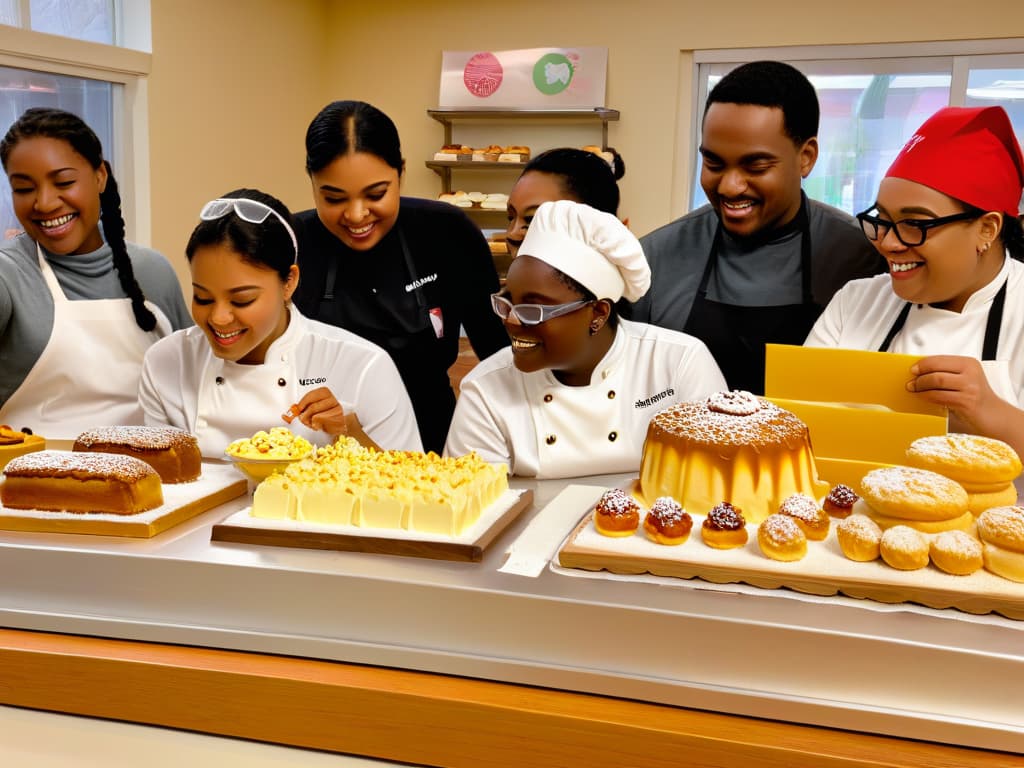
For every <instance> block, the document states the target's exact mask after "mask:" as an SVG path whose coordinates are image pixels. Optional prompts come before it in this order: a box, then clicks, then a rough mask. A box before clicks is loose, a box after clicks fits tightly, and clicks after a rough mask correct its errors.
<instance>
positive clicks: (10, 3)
mask: <svg viewBox="0 0 1024 768" xmlns="http://www.w3.org/2000/svg"><path fill="white" fill-rule="evenodd" d="M0 24H6V25H7V26H9V27H20V26H21V14H20V13H18V0H0Z"/></svg>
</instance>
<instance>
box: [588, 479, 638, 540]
mask: <svg viewBox="0 0 1024 768" xmlns="http://www.w3.org/2000/svg"><path fill="white" fill-rule="evenodd" d="M639 525H640V505H639V504H637V503H636V501H635V500H634V499H633V497H632V496H630V495H629V494H628V493H626V492H625V491H623V490H622V489H621V488H612V489H611V490H610V491H605V492H604V493H603V494H602V495H601V498H600V499H598V502H597V506H595V507H594V527H595V528H597V532H598V533H600V534H603V535H605V536H618V537H622V536H632V535H633V533H635V532H636V529H637V528H638V527H639Z"/></svg>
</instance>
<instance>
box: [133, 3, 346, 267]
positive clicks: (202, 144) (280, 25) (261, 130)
mask: <svg viewBox="0 0 1024 768" xmlns="http://www.w3.org/2000/svg"><path fill="white" fill-rule="evenodd" d="M152 17H153V70H152V76H151V77H150V82H149V105H150V109H149V114H150V178H151V182H152V221H153V226H152V233H153V234H152V245H153V247H154V248H156V249H157V250H159V251H160V252H161V253H163V254H165V255H166V256H167V257H168V258H170V259H171V260H172V262H174V264H175V267H176V268H177V270H178V274H179V276H180V277H181V278H182V280H183V282H184V283H185V284H186V285H187V284H188V282H189V281H188V269H187V265H186V263H185V259H184V249H185V243H186V242H187V241H188V236H189V234H190V233H191V231H192V228H193V227H194V226H195V223H196V220H197V219H196V216H197V214H198V213H199V209H200V208H201V207H202V204H203V203H204V202H206V201H207V200H209V199H211V198H213V197H216V196H217V195H219V194H222V193H224V192H227V191H229V190H231V189H235V188H237V187H256V188H259V189H262V190H264V191H266V192H269V193H271V194H273V195H276V196H277V197H279V198H281V199H282V200H283V201H284V202H285V203H286V204H287V205H289V206H290V207H294V208H296V210H301V209H302V208H308V207H309V191H308V181H307V180H306V176H305V173H304V171H303V167H304V163H305V151H304V149H303V140H304V136H305V130H306V124H307V123H308V122H309V118H310V117H311V116H312V115H313V114H315V112H316V110H317V109H319V107H320V106H321V104H320V102H321V101H322V100H323V94H324V92H325V90H326V85H325V83H326V80H327V78H326V73H325V70H324V59H325V50H326V48H327V44H328V30H327V28H326V25H325V23H324V21H325V18H326V5H325V0H288V1H287V2H281V0H152Z"/></svg>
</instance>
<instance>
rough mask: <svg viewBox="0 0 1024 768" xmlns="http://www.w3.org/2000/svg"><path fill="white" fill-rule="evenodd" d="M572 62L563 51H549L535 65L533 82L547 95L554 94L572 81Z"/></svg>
mask: <svg viewBox="0 0 1024 768" xmlns="http://www.w3.org/2000/svg"><path fill="white" fill-rule="evenodd" d="M572 75H573V67H572V62H571V61H569V59H568V58H567V57H566V56H564V55H563V54H561V53H548V54H545V55H544V56H541V57H540V58H539V59H537V63H536V64H534V65H533V84H534V85H535V86H536V87H537V90H538V91H540V92H541V93H543V94H546V95H547V96H554V95H555V94H556V93H561V92H562V91H564V90H565V89H566V88H568V87H569V83H571V82H572Z"/></svg>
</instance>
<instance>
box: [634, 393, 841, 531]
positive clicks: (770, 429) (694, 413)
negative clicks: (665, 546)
mask: <svg viewBox="0 0 1024 768" xmlns="http://www.w3.org/2000/svg"><path fill="white" fill-rule="evenodd" d="M828 487H829V486H828V483H825V482H822V481H820V480H818V474H817V469H816V468H815V465H814V456H813V455H812V453H811V444H810V439H809V437H808V430H807V425H806V424H804V423H803V422H802V421H801V420H800V419H798V418H797V417H796V416H794V415H793V414H792V413H790V412H789V411H786V410H783V409H782V408H779V407H778V406H776V405H774V404H772V403H770V402H768V401H767V400H762V399H760V398H758V397H756V396H754V395H752V394H750V393H749V392H740V391H734V392H718V393H716V394H713V395H711V396H710V397H708V398H707V399H705V400H696V401H690V402H685V403H679V404H677V405H674V406H672V407H670V408H667V409H665V410H663V411H661V412H660V413H658V414H656V415H655V416H654V418H653V419H652V420H651V423H650V424H649V426H648V428H647V438H646V440H645V442H644V452H643V457H642V458H641V461H640V482H639V484H638V488H637V495H638V496H639V498H640V500H641V501H642V502H643V503H644V504H646V505H647V506H650V505H651V504H652V503H653V502H654V500H655V499H657V498H658V497H659V496H671V497H672V498H674V499H677V500H679V501H680V503H682V505H683V508H684V509H686V510H687V511H688V512H690V513H692V514H701V515H705V514H707V512H708V510H710V509H712V508H713V507H715V506H716V505H717V504H720V503H721V502H723V501H727V502H729V503H730V504H732V505H734V506H735V507H738V508H739V509H741V510H742V512H743V516H744V517H745V518H746V520H747V522H751V523H760V522H761V521H763V520H764V519H765V518H766V517H768V515H770V514H772V513H774V512H776V511H777V510H778V508H779V506H780V505H781V504H782V502H783V501H784V500H785V499H786V498H788V497H789V496H792V495H793V494H796V493H803V494H806V495H808V496H810V497H812V498H814V499H820V498H822V497H823V496H824V495H825V494H826V493H827V492H828Z"/></svg>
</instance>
